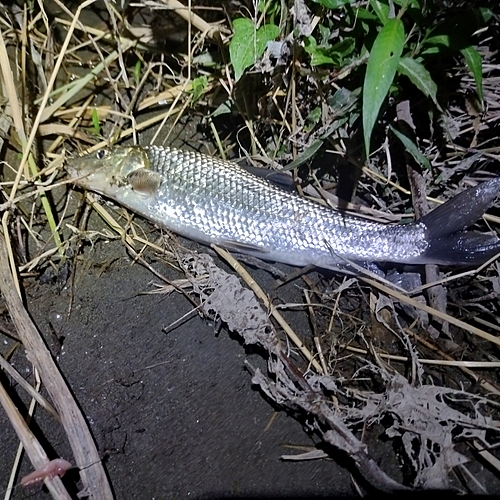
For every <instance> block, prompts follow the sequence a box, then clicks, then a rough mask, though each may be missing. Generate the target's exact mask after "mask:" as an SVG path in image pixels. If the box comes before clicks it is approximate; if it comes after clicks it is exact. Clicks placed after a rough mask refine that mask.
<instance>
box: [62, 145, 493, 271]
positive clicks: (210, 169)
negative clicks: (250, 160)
mask: <svg viewBox="0 0 500 500" xmlns="http://www.w3.org/2000/svg"><path fill="white" fill-rule="evenodd" d="M67 171H68V172H69V175H70V177H72V178H73V179H74V182H75V183H76V184H77V185H79V186H81V187H83V188H86V189H89V190H91V191H95V192H97V193H100V194H102V195H104V196H106V197H108V198H110V199H112V200H114V201H116V202H118V203H119V204H121V205H123V206H125V207H127V208H129V209H131V210H133V211H134V212H136V213H138V214H139V215H142V216H143V217H145V218H147V219H149V220H150V221H152V222H154V223H156V224H157V225H159V226H160V227H163V228H166V229H168V230H171V231H174V232H176V233H178V234H180V235H182V236H185V237H187V238H190V239H193V240H197V241H199V242H201V243H204V244H212V243H214V244H216V245H219V246H221V247H224V248H227V249H229V250H234V251H238V252H240V253H245V254H250V255H254V256H256V257H259V258H261V259H264V260H270V261H277V262H284V263H287V264H292V265H296V266H304V265H311V264H312V265H315V266H318V267H322V268H329V269H338V268H339V267H344V266H345V264H346V260H351V261H355V262H398V263H405V264H427V263H435V264H447V265H450V264H451V265H456V264H457V265H473V264H476V263H480V262H483V261H484V260H486V259H488V258H489V257H491V256H493V255H495V253H498V252H500V240H499V239H498V238H497V237H495V236H493V235H489V234H482V233H477V232H473V231H466V228H467V227H468V226H470V225H471V224H473V223H474V222H475V221H476V220H477V219H478V218H479V217H480V216H481V215H482V214H483V213H484V211H485V210H486V209H487V208H488V207H489V206H490V205H491V203H492V202H493V201H494V199H495V197H496V196H497V194H498V191H499V190H500V178H497V179H493V180H491V181H488V182H485V183H483V184H479V185H478V186H476V187H475V188H471V189H469V190H467V191H464V192H463V193H461V194H460V195H458V196H457V197H455V198H453V199H452V200H450V201H448V202H447V203H445V204H444V205H443V206H441V207H438V208H437V209H435V210H434V211H433V212H431V213H430V214H429V215H428V216H426V217H424V218H423V219H421V220H420V221H416V222H413V223H410V224H404V225H403V224H381V223H376V222H371V221H368V220H365V219H362V218H358V217H355V216H352V215H348V214H345V213H343V212H340V211H338V210H334V209H331V208H328V207H324V206H322V205H319V204H317V203H315V202H313V201H310V200H308V199H305V198H302V197H300V196H298V195H297V194H295V193H291V192H287V191H284V190H282V189H280V188H278V187H276V186H274V185H273V184H271V183H269V182H268V181H266V180H264V179H262V178H260V177H258V176H255V175H253V174H251V173H249V172H247V171H246V170H244V169H243V168H242V167H240V166H239V165H237V164H235V163H233V162H229V161H223V160H219V159H216V158H213V157H210V156H207V155H203V154H200V153H197V152H188V151H181V150H176V149H171V148H162V147H157V146H150V147H140V146H130V147H113V148H110V149H105V150H100V151H98V152H97V153H93V154H90V155H87V156H83V157H80V158H75V159H72V160H70V161H69V163H68V165H67Z"/></svg>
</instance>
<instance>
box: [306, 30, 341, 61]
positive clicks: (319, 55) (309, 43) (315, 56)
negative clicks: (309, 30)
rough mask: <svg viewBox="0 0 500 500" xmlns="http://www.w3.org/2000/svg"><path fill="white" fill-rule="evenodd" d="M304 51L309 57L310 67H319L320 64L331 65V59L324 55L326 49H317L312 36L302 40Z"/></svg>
mask: <svg viewBox="0 0 500 500" xmlns="http://www.w3.org/2000/svg"><path fill="white" fill-rule="evenodd" d="M304 50H305V51H306V52H307V53H308V54H309V55H310V56H311V66H320V65H321V64H333V62H334V61H333V59H332V58H331V57H330V56H328V55H327V54H326V52H327V49H325V48H324V47H318V44H317V42H316V39H315V38H314V37H312V36H308V37H306V39H305V40H304Z"/></svg>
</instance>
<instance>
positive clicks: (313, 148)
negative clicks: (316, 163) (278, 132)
mask: <svg viewBox="0 0 500 500" xmlns="http://www.w3.org/2000/svg"><path fill="white" fill-rule="evenodd" d="M324 142H325V141H324V140H322V139H316V140H315V141H314V142H313V143H312V144H311V145H310V146H309V147H308V148H307V149H306V150H305V151H303V152H302V154H301V155H300V156H298V157H297V158H295V160H293V161H292V163H289V164H288V165H287V166H286V167H285V168H282V170H293V169H294V168H297V167H299V166H300V165H302V164H303V163H305V162H306V161H308V160H310V159H311V158H312V157H313V156H314V155H315V154H316V153H317V152H318V149H319V148H320V147H321V146H323V143H324Z"/></svg>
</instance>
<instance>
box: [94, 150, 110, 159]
mask: <svg viewBox="0 0 500 500" xmlns="http://www.w3.org/2000/svg"><path fill="white" fill-rule="evenodd" d="M95 156H96V158H97V159H98V160H102V159H103V158H104V157H106V156H108V150H107V149H99V151H97V153H96V154H95Z"/></svg>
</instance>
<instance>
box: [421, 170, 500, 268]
mask: <svg viewBox="0 0 500 500" xmlns="http://www.w3.org/2000/svg"><path fill="white" fill-rule="evenodd" d="M499 191H500V177H498V178H496V179H493V180H491V181H487V182H483V183H482V184H478V185H477V186H475V187H473V188H470V189H467V190H466V191H464V192H462V193H460V194H459V195H457V196H455V197H454V198H452V199H451V200H449V201H447V202H446V203H444V204H443V205H441V206H440V207H438V208H436V209H434V210H433V211H432V212H430V213H429V214H427V215H426V216H425V217H422V219H420V221H419V222H422V223H423V224H425V226H426V228H427V235H426V236H427V237H426V239H427V241H428V243H429V247H428V248H427V249H426V250H425V252H424V253H423V254H422V255H421V256H420V258H419V259H418V260H419V263H421V264H426V263H433V264H443V265H466V266H474V265H479V264H482V263H483V262H486V261H487V260H488V259H490V258H491V257H493V256H495V255H496V254H498V253H500V239H499V238H498V237H497V236H496V235H494V234H491V233H490V234H485V233H479V232H477V231H467V228H468V227H469V226H471V225H472V224H474V223H475V222H476V221H477V220H478V219H479V218H480V217H481V216H482V215H483V214H484V212H485V211H486V210H487V209H488V208H489V207H490V206H491V204H492V203H493V202H494V201H495V198H496V197H497V196H498V194H499Z"/></svg>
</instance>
